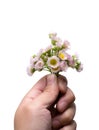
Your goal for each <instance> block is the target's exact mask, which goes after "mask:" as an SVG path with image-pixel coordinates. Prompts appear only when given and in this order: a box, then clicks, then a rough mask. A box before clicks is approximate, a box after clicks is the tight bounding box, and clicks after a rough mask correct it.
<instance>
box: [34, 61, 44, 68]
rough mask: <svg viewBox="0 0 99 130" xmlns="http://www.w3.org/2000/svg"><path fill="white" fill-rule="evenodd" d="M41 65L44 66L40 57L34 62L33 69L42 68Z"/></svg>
mask: <svg viewBox="0 0 99 130" xmlns="http://www.w3.org/2000/svg"><path fill="white" fill-rule="evenodd" d="M43 66H44V62H43V60H41V59H40V60H39V61H37V62H36V64H35V69H36V70H41V69H43Z"/></svg>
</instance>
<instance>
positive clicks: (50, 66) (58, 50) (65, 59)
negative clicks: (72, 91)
mask: <svg viewBox="0 0 99 130" xmlns="http://www.w3.org/2000/svg"><path fill="white" fill-rule="evenodd" d="M49 38H50V39H51V45H49V46H48V47H46V48H45V49H40V50H39V52H38V53H37V55H33V56H31V58H30V65H29V66H28V67H27V74H28V75H29V76H32V75H33V73H34V72H35V71H42V70H46V71H49V72H51V73H55V74H56V75H57V74H58V73H59V72H62V71H67V69H68V68H69V67H71V68H73V69H76V70H77V71H78V72H80V71H82V70H83V65H82V63H81V62H80V61H79V58H78V56H77V55H70V54H69V53H67V52H66V51H67V49H68V48H69V47H70V43H69V42H68V41H67V40H65V41H64V42H62V40H61V39H60V38H59V37H57V33H50V34H49Z"/></svg>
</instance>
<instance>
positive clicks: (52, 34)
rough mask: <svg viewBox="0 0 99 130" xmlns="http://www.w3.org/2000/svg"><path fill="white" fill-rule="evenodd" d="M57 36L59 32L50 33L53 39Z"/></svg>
mask: <svg viewBox="0 0 99 130" xmlns="http://www.w3.org/2000/svg"><path fill="white" fill-rule="evenodd" d="M56 36H57V33H50V34H49V38H51V39H52V38H53V37H56Z"/></svg>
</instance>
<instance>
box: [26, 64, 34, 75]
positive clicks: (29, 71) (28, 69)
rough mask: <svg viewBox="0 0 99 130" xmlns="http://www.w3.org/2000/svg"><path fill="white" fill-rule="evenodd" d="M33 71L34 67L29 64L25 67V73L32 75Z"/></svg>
mask: <svg viewBox="0 0 99 130" xmlns="http://www.w3.org/2000/svg"><path fill="white" fill-rule="evenodd" d="M34 72H35V69H34V68H32V67H31V66H28V67H27V74H28V75H29V76H32V75H33V73H34Z"/></svg>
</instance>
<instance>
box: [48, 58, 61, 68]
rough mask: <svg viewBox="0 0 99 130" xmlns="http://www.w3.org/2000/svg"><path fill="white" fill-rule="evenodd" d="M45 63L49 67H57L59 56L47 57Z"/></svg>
mask: <svg viewBox="0 0 99 130" xmlns="http://www.w3.org/2000/svg"><path fill="white" fill-rule="evenodd" d="M47 64H48V66H49V67H51V68H57V67H58V66H59V58H58V57H57V56H52V57H49V58H48V61H47Z"/></svg>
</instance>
